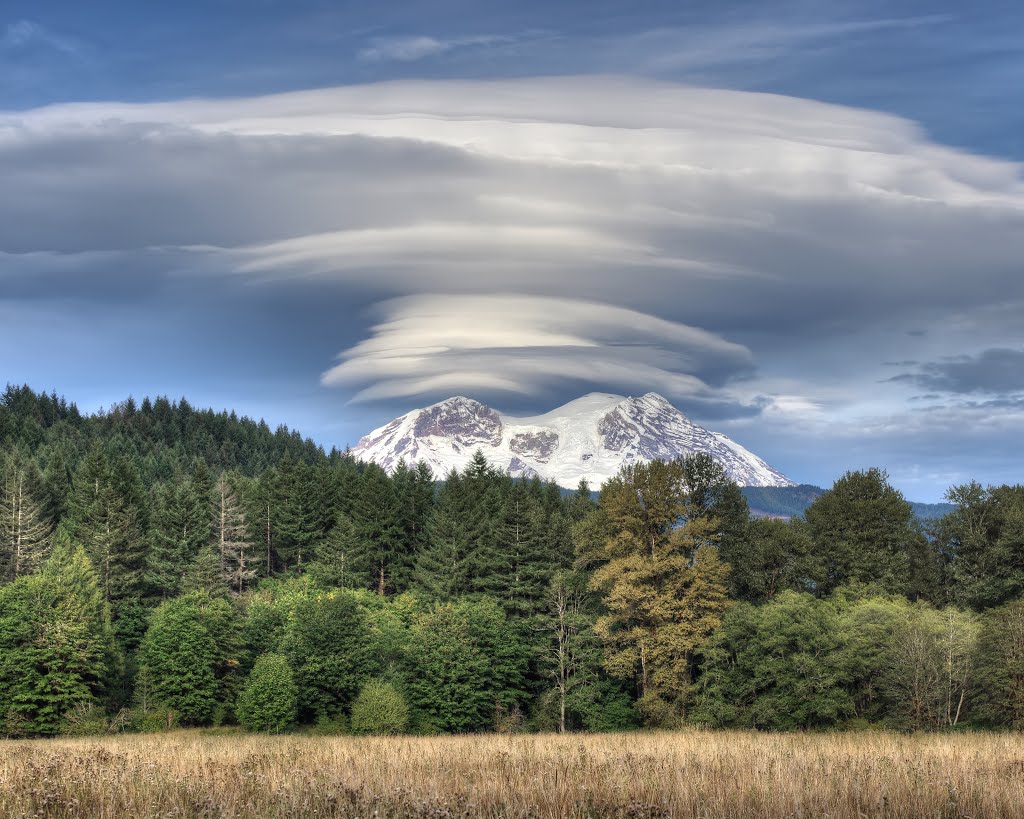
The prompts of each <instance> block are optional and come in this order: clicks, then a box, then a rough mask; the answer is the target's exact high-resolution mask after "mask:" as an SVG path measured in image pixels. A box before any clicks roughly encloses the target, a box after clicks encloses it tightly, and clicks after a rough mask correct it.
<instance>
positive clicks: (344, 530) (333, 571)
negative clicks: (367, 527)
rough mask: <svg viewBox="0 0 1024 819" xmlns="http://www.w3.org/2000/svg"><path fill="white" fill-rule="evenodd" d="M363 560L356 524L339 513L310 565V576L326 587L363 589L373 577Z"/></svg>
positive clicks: (363, 555)
mask: <svg viewBox="0 0 1024 819" xmlns="http://www.w3.org/2000/svg"><path fill="white" fill-rule="evenodd" d="M364 558H365V554H364V552H363V550H362V549H360V544H359V535H358V533H357V531H356V527H355V524H354V523H352V521H351V519H349V517H348V516H347V515H344V514H339V515H338V522H337V523H336V524H335V525H334V528H333V529H331V531H330V532H329V533H328V535H327V539H326V540H325V541H324V542H323V543H322V544H321V546H320V549H319V550H318V552H317V559H316V560H315V561H314V562H313V563H311V564H310V566H309V573H310V575H311V576H312V577H313V578H314V579H315V580H316V582H317V583H319V584H320V585H322V586H324V587H326V588H339V589H366V588H369V587H370V585H371V584H372V578H371V576H370V567H369V566H368V565H367V563H366V562H365V559H364Z"/></svg>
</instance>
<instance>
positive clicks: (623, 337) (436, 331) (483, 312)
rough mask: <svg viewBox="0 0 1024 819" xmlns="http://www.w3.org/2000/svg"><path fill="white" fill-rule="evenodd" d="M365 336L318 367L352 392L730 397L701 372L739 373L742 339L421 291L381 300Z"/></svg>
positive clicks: (606, 308)
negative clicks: (574, 389)
mask: <svg viewBox="0 0 1024 819" xmlns="http://www.w3.org/2000/svg"><path fill="white" fill-rule="evenodd" d="M378 310H379V312H380V313H382V315H383V320H382V321H380V322H379V323H377V324H376V325H374V327H373V328H372V335H371V336H370V337H369V338H368V339H366V340H364V341H362V342H360V343H358V344H356V345H355V346H353V347H351V348H350V349H348V350H346V351H344V352H343V353H342V354H341V355H340V356H339V358H340V359H341V363H339V364H337V365H335V366H334V367H332V368H331V369H330V370H328V371H327V372H325V373H324V374H323V377H322V379H321V380H322V382H323V383H324V384H325V385H327V386H353V385H356V386H363V389H362V390H361V391H360V392H359V393H358V394H357V395H356V400H366V399H378V398H396V397H411V396H416V395H422V394H424V393H434V392H438V391H441V392H444V391H454V392H469V393H474V392H476V391H480V390H502V391H506V392H514V393H520V394H526V395H534V394H540V393H541V392H542V391H543V388H545V387H548V386H550V384H551V382H553V381H559V380H562V381H564V380H566V379H569V380H572V381H578V382H583V383H585V384H589V385H593V386H598V387H600V386H603V385H606V384H608V383H616V384H620V385H625V386H628V387H632V388H634V389H636V390H645V389H658V390H661V391H663V392H665V393H666V394H668V395H671V396H675V397H683V398H690V399H697V400H715V401H722V402H727V401H729V400H732V399H731V398H730V397H729V396H728V395H727V394H726V393H723V392H721V391H716V390H714V389H712V387H710V386H709V385H708V384H707V383H705V382H704V381H703V380H701V378H700V377H699V374H700V373H703V372H711V373H714V374H715V376H716V377H717V378H719V379H723V376H742V375H745V374H747V373H748V372H749V370H750V369H751V367H752V364H753V359H752V356H751V354H750V351H749V350H747V349H746V348H745V347H743V346H741V345H738V344H734V343H732V342H729V341H727V340H725V339H723V338H721V337H719V336H717V335H714V334H712V333H708V332H706V331H704V330H701V329H699V328H696V327H690V326H687V325H685V324H681V323H679V322H672V321H665V320H663V319H659V318H657V317H656V316H651V315H646V314H643V313H640V312H637V311H635V310H627V309H625V308H621V307H614V306H611V305H606V304H598V303H594V302H589V301H580V300H574V299H554V298H541V297H536V296H524V295H514V294H492V295H487V296H483V295H478V296H467V295H422V296H409V297H405V298H401V299H395V300H392V301H389V302H386V303H385V304H383V305H380V307H379V308H378Z"/></svg>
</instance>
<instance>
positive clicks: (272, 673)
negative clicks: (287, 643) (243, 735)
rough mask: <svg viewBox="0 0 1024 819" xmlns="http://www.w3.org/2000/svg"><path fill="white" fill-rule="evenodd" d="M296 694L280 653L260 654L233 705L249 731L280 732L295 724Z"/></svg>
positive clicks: (284, 660)
mask: <svg viewBox="0 0 1024 819" xmlns="http://www.w3.org/2000/svg"><path fill="white" fill-rule="evenodd" d="M297 705H298V694H297V691H296V688H295V679H294V677H293V676H292V669H291V666H289V665H288V660H286V659H285V658H284V657H283V656H282V655H280V654H261V655H260V656H259V658H258V659H257V660H256V664H255V665H254V666H253V667H252V671H251V672H250V673H249V679H248V680H247V681H246V683H245V688H244V689H243V690H242V693H241V695H240V696H239V698H238V703H237V704H236V706H235V713H236V714H237V716H238V721H239V722H240V723H241V724H242V725H243V726H244V727H245V728H248V729H249V730H250V731H267V732H270V733H279V732H281V731H283V730H284V729H285V728H287V727H288V726H289V725H291V724H292V723H293V722H294V721H295V710H296V707H297Z"/></svg>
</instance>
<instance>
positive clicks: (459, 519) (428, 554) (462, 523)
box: [414, 470, 469, 602]
mask: <svg viewBox="0 0 1024 819" xmlns="http://www.w3.org/2000/svg"><path fill="white" fill-rule="evenodd" d="M466 524H467V520H466V512H465V496H464V494H463V492H462V476H461V475H459V473H458V472H456V471H455V470H452V472H451V473H450V474H449V475H448V478H447V480H446V481H445V484H444V486H443V487H442V489H441V491H440V493H439V494H438V498H437V504H436V506H435V507H434V509H433V512H432V514H431V516H430V520H429V521H428V524H427V545H426V546H425V547H424V548H423V549H422V550H421V551H420V553H419V555H418V556H417V559H416V567H415V571H414V579H415V580H414V585H415V588H416V589H417V591H419V592H420V593H421V594H422V595H423V596H424V597H426V598H427V599H428V600H435V601H438V602H447V601H450V600H454V599H455V598H456V597H458V596H460V595H462V594H465V592H466V590H467V587H468V578H467V577H466V566H465V557H466V553H467V552H468V551H469V533H468V531H467V526H466Z"/></svg>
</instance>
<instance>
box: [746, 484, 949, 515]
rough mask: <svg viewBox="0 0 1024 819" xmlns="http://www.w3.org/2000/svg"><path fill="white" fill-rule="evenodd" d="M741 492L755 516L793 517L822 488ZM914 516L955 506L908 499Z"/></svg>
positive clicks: (750, 488) (808, 486)
mask: <svg viewBox="0 0 1024 819" xmlns="http://www.w3.org/2000/svg"><path fill="white" fill-rule="evenodd" d="M743 494H744V495H745V496H746V498H747V503H748V504H750V514H751V515H753V516H754V517H759V518H761V517H767V518H795V517H798V516H800V515H802V514H803V513H804V510H806V509H807V507H808V506H810V505H811V504H812V503H814V501H816V500H817V499H818V498H819V497H820V496H821V495H823V494H825V490H824V489H822V488H821V487H820V486H812V485H811V484H807V483H802V484H800V485H799V486H792V485H791V486H745V487H743ZM910 507H911V508H912V509H913V510H914V516H915V517H916V518H917V519H918V520H919V521H921V522H922V523H925V524H927V523H928V522H929V521H932V520H935V519H937V518H941V517H942V516H943V515H948V514H949V513H950V512H952V511H953V510H954V509H956V506H954V505H953V504H951V503H917V502H915V501H910Z"/></svg>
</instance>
